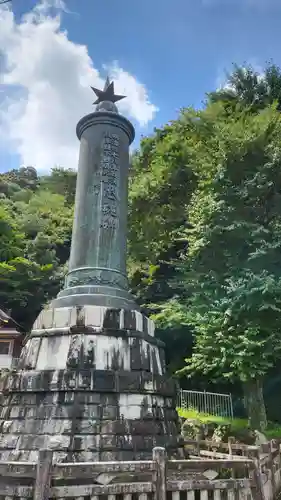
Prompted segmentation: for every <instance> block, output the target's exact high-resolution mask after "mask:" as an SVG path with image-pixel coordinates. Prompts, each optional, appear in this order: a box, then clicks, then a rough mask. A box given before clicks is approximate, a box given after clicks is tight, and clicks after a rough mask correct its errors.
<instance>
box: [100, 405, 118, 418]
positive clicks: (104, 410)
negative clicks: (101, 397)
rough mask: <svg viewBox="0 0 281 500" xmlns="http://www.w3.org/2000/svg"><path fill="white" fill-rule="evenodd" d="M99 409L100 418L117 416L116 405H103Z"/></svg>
mask: <svg viewBox="0 0 281 500" xmlns="http://www.w3.org/2000/svg"><path fill="white" fill-rule="evenodd" d="M100 409H101V418H102V420H117V419H118V418H119V407H118V406H103V407H100Z"/></svg>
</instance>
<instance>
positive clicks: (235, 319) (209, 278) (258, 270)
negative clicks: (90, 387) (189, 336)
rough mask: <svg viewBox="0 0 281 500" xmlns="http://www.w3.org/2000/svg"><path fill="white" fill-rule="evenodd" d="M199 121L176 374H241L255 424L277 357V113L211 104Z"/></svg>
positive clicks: (280, 162) (280, 246) (280, 180)
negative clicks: (186, 340) (183, 332)
mask: <svg viewBox="0 0 281 500" xmlns="http://www.w3.org/2000/svg"><path fill="white" fill-rule="evenodd" d="M210 120H211V121H212V120H213V125H212V126H210ZM199 121H202V123H201V124H199V125H198V126H199V129H200V133H201V139H199V140H198V142H197V148H196V155H197V160H196V164H195V168H196V171H197V175H198V188H197V190H196V191H195V192H194V195H193V198H192V200H191V203H190V206H189V221H190V223H191V224H192V227H193V229H192V230H191V231H189V235H188V239H189V250H188V254H187V256H186V259H185V262H184V264H183V266H182V268H183V280H184V283H185V289H186V290H189V298H188V300H187V301H186V303H183V302H182V301H181V300H180V301H177V308H178V310H179V311H180V313H181V315H185V318H186V319H185V321H186V322H187V323H189V324H190V325H192V326H193V328H194V329H195V333H196V335H195V345H194V350H193V353H192V356H191V358H190V359H188V360H187V366H186V367H185V368H184V369H183V370H182V373H190V374H192V373H195V372H197V371H199V372H201V373H204V374H205V375H208V377H210V378H213V379H218V378H220V377H225V378H227V379H230V380H235V379H238V380H240V382H242V384H243V387H244V392H245V404H246V408H247V411H248V415H249V420H250V423H251V425H252V426H253V427H254V428H261V429H263V428H264V427H265V426H266V415H265V406H264V402H263V392H262V382H263V378H264V376H265V375H266V373H267V372H268V371H269V370H270V368H271V367H272V366H274V363H275V362H276V360H277V359H280V355H281V350H280V349H281V336H280V326H281V320H280V310H281V300H280V299H281V296H280V284H281V281H280V280H281V273H280V265H279V262H280V257H281V232H280V228H281V205H280V193H281V176H280V166H281V148H280V140H279V137H280V133H281V117H280V114H279V112H278V111H276V109H275V108H274V107H268V108H266V109H265V110H264V111H262V112H260V113H258V114H254V115H253V114H251V113H246V112H245V111H244V110H243V109H242V110H240V111H238V110H236V113H233V114H232V115H231V118H230V117H229V116H228V118H227V119H226V118H225V111H224V108H223V107H222V106H221V105H220V103H217V104H216V105H213V106H209V108H207V109H206V110H205V111H203V112H202V113H201V114H200V120H199ZM204 122H205V125H204ZM198 137H199V135H198ZM172 306H173V307H175V304H172V303H171V304H170V308H171V307H172Z"/></svg>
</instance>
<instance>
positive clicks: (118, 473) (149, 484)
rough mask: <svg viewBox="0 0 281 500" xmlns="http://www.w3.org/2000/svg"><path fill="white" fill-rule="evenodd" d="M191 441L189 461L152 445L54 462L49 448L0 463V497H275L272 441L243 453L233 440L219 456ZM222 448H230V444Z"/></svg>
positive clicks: (280, 481)
mask: <svg viewBox="0 0 281 500" xmlns="http://www.w3.org/2000/svg"><path fill="white" fill-rule="evenodd" d="M191 443H192V442H189V444H191ZM194 443H195V446H196V447H197V451H198V452H199V453H198V455H197V456H196V457H194V458H192V459H188V460H168V459H167V457H166V452H165V449H164V448H154V449H153V455H152V460H146V461H132V462H84V463H53V452H52V451H51V450H40V452H39V459H38V463H28V462H0V500H12V499H14V500H15V499H18V500H27V499H28V500H29V499H32V498H33V500H48V499H55V500H57V499H66V500H76V499H77V500H104V499H105V498H106V499H107V500H121V499H122V500H166V499H167V500H252V499H253V500H273V499H274V498H276V497H277V494H278V493H279V490H280V486H281V478H280V468H281V465H280V463H281V462H280V446H279V444H278V446H277V443H276V442H274V441H272V442H271V443H269V444H268V445H263V447H261V448H258V447H249V446H248V447H246V448H244V450H243V451H244V456H236V455H234V454H233V452H234V451H238V450H240V451H241V448H242V447H241V445H234V444H233V445H232V447H231V450H229V449H228V450H227V451H228V453H219V454H218V453H217V452H213V451H210V450H208V449H207V450H203V449H200V450H199V448H198V444H199V447H201V444H200V443H198V441H193V444H194ZM204 443H205V447H206V442H204ZM208 446H209V445H207V447H208ZM226 446H227V447H228V448H229V444H226ZM209 447H210V446H209ZM202 448H203V446H202ZM204 451H205V452H206V453H205V455H204ZM230 451H231V452H230ZM202 452H203V455H202ZM208 453H209V455H208ZM210 453H211V454H212V453H213V455H210ZM214 453H216V455H219V456H216V455H214Z"/></svg>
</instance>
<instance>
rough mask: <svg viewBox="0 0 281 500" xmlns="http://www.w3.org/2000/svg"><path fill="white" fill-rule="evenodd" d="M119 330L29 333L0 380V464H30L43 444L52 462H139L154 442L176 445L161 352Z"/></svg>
mask: <svg viewBox="0 0 281 500" xmlns="http://www.w3.org/2000/svg"><path fill="white" fill-rule="evenodd" d="M72 316H74V313H73V314H72ZM119 316H120V311H118V312H117V314H116V315H114V314H113V313H112V311H111V313H110V316H109V317H110V318H111V320H112V322H113V321H114V322H115V321H116V318H119V319H118V321H120V317H119ZM68 317H69V318H70V317H71V312H69V314H68ZM80 319H81V317H80ZM111 320H110V321H111ZM108 321H109V320H108ZM144 323H145V322H144V321H142V325H143V324H144ZM114 324H116V323H114ZM112 325H113V323H111V326H112ZM124 331H125V330H121V329H120V330H119V331H116V330H114V331H113V330H108V333H107V335H105V334H104V333H102V334H101V333H100V332H98V331H95V332H89V333H85V332H83V333H81V334H79V333H77V332H75V333H72V331H71V329H70V328H69V329H68V331H64V335H61V336H59V337H56V336H50V337H48V336H44V337H41V335H40V334H39V335H38V336H35V333H36V331H33V333H32V335H31V337H30V338H29V340H28V341H27V344H26V346H25V350H24V351H23V353H22V357H21V367H22V369H21V370H20V371H18V372H10V373H7V374H6V375H5V376H4V377H2V379H1V387H2V391H3V395H2V398H1V406H0V410H1V419H2V421H1V422H0V436H1V437H0V459H1V458H2V459H4V457H5V459H9V460H30V457H31V456H34V453H35V452H37V451H38V449H40V448H42V447H45V446H49V447H51V448H52V449H53V450H54V451H55V456H56V459H57V460H59V461H71V460H77V459H79V460H105V459H107V460H115V459H121V458H122V460H125V459H128V460H131V459H133V458H134V459H136V456H138V457H139V458H140V459H141V458H149V457H150V455H151V450H152V448H153V446H156V445H158V446H165V447H168V448H169V447H170V448H171V450H172V451H174V450H175V449H176V448H177V434H178V425H177V422H178V418H177V413H176V411H175V409H174V407H175V406H174V405H175V395H176V385H175V382H174V381H173V380H170V379H169V378H167V376H166V374H165V372H164V370H163V366H164V365H163V361H164V358H163V353H161V354H160V352H159V347H158V346H157V344H155V339H154V338H153V337H149V336H147V337H146V338H141V337H133V335H131V336H129V337H126V336H125V337H124V336H123V333H124ZM131 332H132V331H131ZM45 333H46V332H45ZM113 333H114V335H113ZM132 333H133V332H132ZM150 340H151V342H150ZM160 349H162V346H161V347H160ZM31 353H32V354H31ZM35 353H36V354H35ZM31 359H32V362H31ZM48 364H50V366H48Z"/></svg>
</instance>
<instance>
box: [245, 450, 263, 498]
mask: <svg viewBox="0 0 281 500" xmlns="http://www.w3.org/2000/svg"><path fill="white" fill-rule="evenodd" d="M247 455H248V458H250V459H251V460H253V469H252V471H251V472H252V474H251V475H252V477H251V479H253V481H254V488H251V490H252V496H253V498H254V499H256V500H265V496H264V489H263V482H262V475H261V468H260V459H259V448H258V446H248V451H247Z"/></svg>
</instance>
